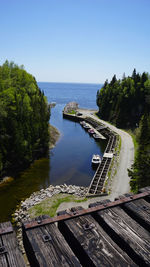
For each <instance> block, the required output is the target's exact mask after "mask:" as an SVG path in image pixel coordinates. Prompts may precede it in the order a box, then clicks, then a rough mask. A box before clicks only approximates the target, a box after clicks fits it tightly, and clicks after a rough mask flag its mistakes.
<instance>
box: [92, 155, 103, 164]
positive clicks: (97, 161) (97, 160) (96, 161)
mask: <svg viewBox="0 0 150 267" xmlns="http://www.w3.org/2000/svg"><path fill="white" fill-rule="evenodd" d="M100 163H101V157H100V155H95V154H94V155H93V157H92V164H94V165H96V164H100Z"/></svg>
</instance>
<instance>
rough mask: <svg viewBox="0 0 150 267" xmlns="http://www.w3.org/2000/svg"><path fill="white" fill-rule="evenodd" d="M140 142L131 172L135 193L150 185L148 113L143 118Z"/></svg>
mask: <svg viewBox="0 0 150 267" xmlns="http://www.w3.org/2000/svg"><path fill="white" fill-rule="evenodd" d="M138 140H139V146H138V150H137V154H136V159H135V163H134V164H133V166H132V169H131V170H129V176H130V177H131V182H130V184H131V189H132V191H134V192H137V191H138V189H139V188H142V187H145V186H148V185H150V114H148V113H145V114H144V115H143V116H142V118H141V121H140V126H139V136H138Z"/></svg>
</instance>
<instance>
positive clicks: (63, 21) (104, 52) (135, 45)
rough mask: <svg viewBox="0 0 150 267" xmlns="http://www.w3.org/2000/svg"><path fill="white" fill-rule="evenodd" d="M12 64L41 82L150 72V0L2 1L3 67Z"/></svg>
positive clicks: (92, 80)
mask: <svg viewBox="0 0 150 267" xmlns="http://www.w3.org/2000/svg"><path fill="white" fill-rule="evenodd" d="M6 59H8V60H9V61H11V60H13V61H14V62H15V63H17V64H18V65H21V64H23V65H24V66H25V69H26V70H27V71H28V72H30V73H32V74H33V75H34V76H35V78H36V80H37V81H50V82H87V83H88V82H90V83H103V82H104V81H105V80H106V79H107V78H108V79H109V80H110V79H111V78H112V76H113V75H114V74H116V75H117V78H122V74H123V73H124V72H125V74H126V75H131V73H132V71H133V68H134V67H135V68H136V70H137V71H138V72H140V73H142V72H143V71H146V72H150V0H1V1H0V65H1V64H3V62H4V61H5V60H6Z"/></svg>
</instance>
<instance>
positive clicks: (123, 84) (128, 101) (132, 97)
mask: <svg viewBox="0 0 150 267" xmlns="http://www.w3.org/2000/svg"><path fill="white" fill-rule="evenodd" d="M147 103H150V79H149V75H148V74H147V73H145V72H144V73H143V74H142V75H140V74H139V73H136V70H135V69H134V71H133V73H132V76H131V77H125V75H124V76H123V79H122V80H117V79H116V76H115V75H114V76H113V78H112V80H111V82H110V83H108V81H107V80H106V82H105V83H104V86H103V87H102V89H101V90H100V91H98V92H97V105H98V107H99V114H100V116H101V118H102V119H104V120H106V121H110V122H112V123H113V124H116V125H117V126H118V127H121V128H135V127H137V125H138V124H139V121H140V118H141V116H142V115H143V114H144V112H145V108H146V105H147Z"/></svg>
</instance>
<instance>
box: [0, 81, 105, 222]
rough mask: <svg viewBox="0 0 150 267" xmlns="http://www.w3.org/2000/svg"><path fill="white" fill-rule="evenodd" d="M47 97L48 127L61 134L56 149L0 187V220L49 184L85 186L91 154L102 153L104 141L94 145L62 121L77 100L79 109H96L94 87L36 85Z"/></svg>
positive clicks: (78, 128)
mask: <svg viewBox="0 0 150 267" xmlns="http://www.w3.org/2000/svg"><path fill="white" fill-rule="evenodd" d="M38 85H39V87H40V88H41V89H42V90H43V91H44V93H45V95H46V96H47V98H48V102H56V103H57V105H56V107H55V108H53V109H52V111H51V124H52V125H54V126H56V127H57V128H58V129H59V131H60V132H61V138H60V140H59V141H58V143H57V146H56V147H55V148H53V149H52V150H51V151H50V153H49V157H48V158H43V159H40V160H37V161H36V162H35V163H34V164H32V166H31V167H30V168H29V169H27V170H26V171H24V172H23V173H21V174H20V175H19V176H18V177H16V178H15V179H14V180H12V181H11V182H9V183H7V184H6V185H5V186H4V185H3V186H0V221H6V220H8V219H10V216H11V213H12V212H13V210H14V209H15V207H16V205H17V204H19V203H20V201H21V200H23V199H25V198H26V197H28V196H30V194H31V193H32V192H34V191H37V190H39V189H41V188H46V187H47V186H48V185H49V184H53V185H56V184H62V183H66V184H75V185H83V186H88V185H89V183H90V181H91V179H92V177H93V174H94V170H93V169H92V167H91V157H92V154H93V153H98V154H101V155H102V154H103V151H104V149H105V145H106V142H104V141H101V142H99V143H98V142H95V140H94V139H93V138H92V137H90V136H89V134H88V133H87V132H86V131H85V130H84V129H83V128H82V127H81V126H80V124H79V123H75V122H72V121H70V120H66V119H63V118H62V110H63V108H64V106H65V105H66V103H68V102H70V101H76V102H78V103H79V105H80V106H81V107H84V108H91V109H97V106H96V93H97V90H98V89H100V88H101V85H97V84H69V83H68V84H65V83H38Z"/></svg>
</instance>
